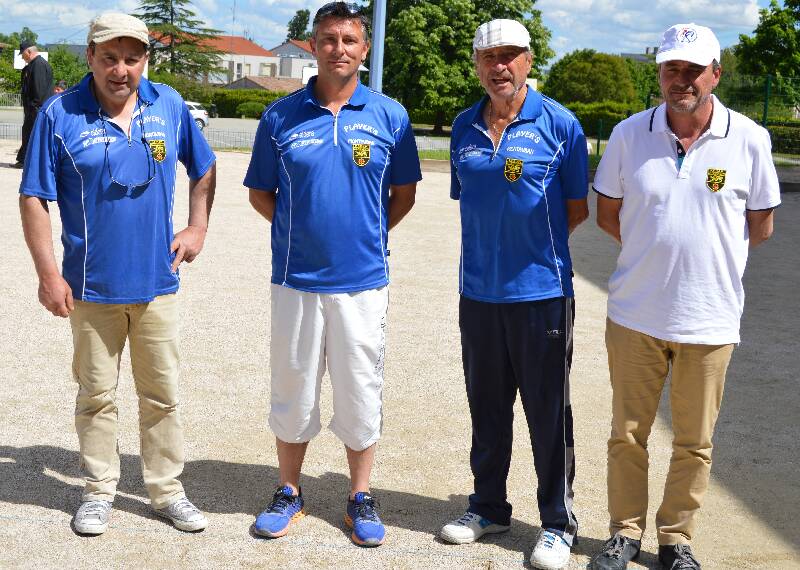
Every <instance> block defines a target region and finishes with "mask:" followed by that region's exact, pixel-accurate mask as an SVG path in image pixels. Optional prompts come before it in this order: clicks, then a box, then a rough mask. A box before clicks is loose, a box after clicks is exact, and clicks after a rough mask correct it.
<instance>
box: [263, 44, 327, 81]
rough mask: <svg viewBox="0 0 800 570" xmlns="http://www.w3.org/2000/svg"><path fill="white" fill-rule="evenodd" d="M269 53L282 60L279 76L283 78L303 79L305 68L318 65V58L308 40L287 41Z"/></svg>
mask: <svg viewBox="0 0 800 570" xmlns="http://www.w3.org/2000/svg"><path fill="white" fill-rule="evenodd" d="M269 51H271V52H272V53H274V54H275V55H277V56H278V57H280V58H281V65H280V69H279V70H278V75H280V76H281V77H294V78H296V79H301V78H302V77H303V68H304V67H307V66H309V65H315V64H316V58H315V57H314V54H313V53H312V52H311V44H310V43H309V42H308V41H307V40H305V41H301V40H286V41H285V42H283V43H282V44H281V45H279V46H275V47H274V48H272V49H270V50H269Z"/></svg>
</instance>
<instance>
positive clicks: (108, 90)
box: [20, 14, 215, 534]
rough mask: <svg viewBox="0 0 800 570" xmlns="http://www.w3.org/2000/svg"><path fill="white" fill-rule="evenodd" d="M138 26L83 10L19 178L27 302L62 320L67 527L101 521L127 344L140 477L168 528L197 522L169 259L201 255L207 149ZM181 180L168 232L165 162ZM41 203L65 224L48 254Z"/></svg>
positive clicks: (209, 169) (109, 487) (210, 183)
mask: <svg viewBox="0 0 800 570" xmlns="http://www.w3.org/2000/svg"><path fill="white" fill-rule="evenodd" d="M148 39H149V38H148V33H147V27H146V26H145V24H144V23H143V22H141V21H140V20H138V19H136V18H134V17H132V16H128V15H125V14H105V15H102V16H99V17H98V18H96V19H95V20H93V21H92V23H91V27H90V30H89V36H88V38H87V43H88V44H89V47H88V48H87V51H86V58H87V61H88V64H89V67H90V69H91V73H89V74H87V75H86V77H84V78H83V80H82V81H81V82H80V84H78V85H76V86H74V87H72V88H70V89H68V90H67V91H65V92H63V93H60V94H58V95H56V96H54V97H52V98H50V99H49V100H48V101H47V102H46V103H45V104H44V106H43V107H42V109H41V112H40V113H39V115H38V118H37V120H36V124H35V126H34V129H33V134H32V136H31V141H30V144H29V147H28V155H27V158H26V168H25V172H24V174H23V178H22V184H21V186H20V194H21V196H20V210H21V213H22V223H23V229H24V232H25V239H26V241H27V243H28V247H29V249H30V251H31V256H32V257H33V261H34V265H35V267H36V272H37V274H38V276H39V300H40V302H41V303H42V305H44V306H45V308H46V309H47V310H48V311H50V312H51V313H53V314H54V315H56V316H60V317H67V316H68V317H69V319H70V324H71V325H72V335H73V345H74V355H73V362H72V371H73V376H74V378H75V380H76V382H77V383H78V395H77V404H76V408H75V427H76V429H77V432H78V439H79V442H80V457H81V465H82V467H83V469H84V472H85V481H86V485H85V488H84V492H83V497H82V503H81V505H80V508H79V509H78V511H77V513H76V515H75V518H74V519H73V526H74V529H75V531H76V532H78V533H80V534H101V533H103V532H105V530H106V529H107V527H108V520H109V514H110V512H111V504H112V501H113V500H114V495H115V493H116V487H117V482H118V481H119V477H120V461H119V452H118V449H117V406H116V388H117V378H118V374H119V363H120V358H121V355H122V351H123V349H124V346H125V343H126V342H129V343H130V356H131V364H132V368H133V377H134V381H135V385H136V392H137V394H138V396H139V432H140V438H141V456H142V469H143V475H144V483H145V486H146V487H147V492H148V494H149V495H150V501H151V505H152V507H153V509H154V510H155V512H156V513H157V514H158V515H160V516H163V517H165V518H167V519H169V520H170V521H171V522H172V523H173V524H174V525H175V526H176V527H177V528H179V529H181V530H185V531H197V530H201V529H203V528H205V527H206V525H207V524H208V522H207V520H206V518H205V516H203V514H202V513H201V512H200V511H199V510H197V508H195V506H194V505H192V503H191V502H189V500H188V499H187V498H186V495H185V493H184V490H183V486H182V485H181V483H180V481H178V477H179V476H180V474H181V472H182V471H183V464H184V456H183V429H182V427H181V423H180V419H179V415H178V400H179V398H178V373H179V369H180V366H179V362H178V304H177V300H176V295H175V293H176V292H177V290H178V285H179V275H178V266H179V265H180V263H181V262H182V261H186V262H191V261H192V260H194V258H195V257H196V256H197V255H198V254H199V253H200V251H201V249H202V247H203V242H204V240H205V235H206V229H207V227H208V218H209V212H210V210H211V203H212V201H213V196H214V186H215V166H214V165H215V157H214V153H213V152H212V151H211V149H210V147H209V146H208V143H207V142H206V141H205V139H204V138H203V135H202V134H201V133H200V131H199V130H198V129H197V127H196V125H195V123H194V121H193V120H192V117H191V114H190V113H189V110H188V109H187V107H186V105H185V104H184V102H183V100H182V99H181V98H180V96H179V95H178V94H177V93H176V92H175V91H173V90H172V89H171V88H169V87H167V86H165V85H160V84H153V83H150V82H149V81H147V79H144V78H142V73H143V71H144V67H145V64H146V63H147V50H148ZM178 161H180V162H181V163H183V165H184V166H185V167H186V170H187V173H188V175H189V178H190V182H189V223H188V226H187V227H186V228H185V229H183V230H181V231H180V232H178V233H177V234H174V233H173V228H172V204H173V201H174V198H175V182H176V180H175V179H176V176H177V162H178ZM48 201H57V202H58V209H59V213H60V216H61V222H62V226H63V232H62V243H63V244H64V262H63V270H62V271H61V272H59V268H58V266H57V265H56V261H55V257H54V254H53V243H52V238H51V229H50V217H49V210H48V206H47V202H48Z"/></svg>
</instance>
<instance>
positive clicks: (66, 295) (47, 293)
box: [39, 274, 75, 317]
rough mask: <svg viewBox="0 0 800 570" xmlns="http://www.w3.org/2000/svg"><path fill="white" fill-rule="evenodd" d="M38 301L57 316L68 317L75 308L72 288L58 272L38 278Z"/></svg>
mask: <svg viewBox="0 0 800 570" xmlns="http://www.w3.org/2000/svg"><path fill="white" fill-rule="evenodd" d="M39 302H40V303H41V304H42V305H44V308H45V309H47V310H48V311H50V312H51V313H53V314H54V315H55V316H57V317H68V316H69V314H70V313H71V312H72V311H73V309H75V302H74V301H73V299H72V289H71V288H70V286H69V285H67V282H66V281H65V280H64V278H63V277H61V275H58V274H55V275H50V276H47V277H43V278H42V279H40V280H39Z"/></svg>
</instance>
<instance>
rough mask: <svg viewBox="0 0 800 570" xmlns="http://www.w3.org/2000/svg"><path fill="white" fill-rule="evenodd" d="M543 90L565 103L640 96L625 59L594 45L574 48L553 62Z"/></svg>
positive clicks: (624, 100) (620, 99) (629, 98)
mask: <svg viewBox="0 0 800 570" xmlns="http://www.w3.org/2000/svg"><path fill="white" fill-rule="evenodd" d="M542 92H543V93H545V94H546V95H548V96H550V97H552V98H553V99H556V100H557V101H560V102H561V103H564V104H569V103H575V102H577V103H594V102H599V101H617V102H620V103H628V102H632V101H635V100H636V99H637V96H636V89H635V87H634V83H633V80H632V79H631V74H630V71H629V70H628V65H627V64H626V63H625V60H624V59H623V58H622V57H620V56H618V55H610V54H607V53H599V52H596V51H594V50H593V49H580V50H576V51H573V52H571V53H568V54H567V55H565V56H564V57H562V58H561V59H560V60H558V61H557V62H556V63H555V64H553V67H552V68H550V73H549V74H548V76H547V81H545V84H544V86H543V88H542Z"/></svg>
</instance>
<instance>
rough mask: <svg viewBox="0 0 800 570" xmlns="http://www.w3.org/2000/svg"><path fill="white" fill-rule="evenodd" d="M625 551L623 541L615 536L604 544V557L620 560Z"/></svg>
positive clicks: (618, 536)
mask: <svg viewBox="0 0 800 570" xmlns="http://www.w3.org/2000/svg"><path fill="white" fill-rule="evenodd" d="M624 551H625V539H624V538H623V537H622V536H620V535H618V534H615V535H614V536H613V537H612V538H611V540H609V541H608V542H606V555H607V556H608V557H609V558H612V559H614V560H620V559H622V553H623V552H624Z"/></svg>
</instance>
